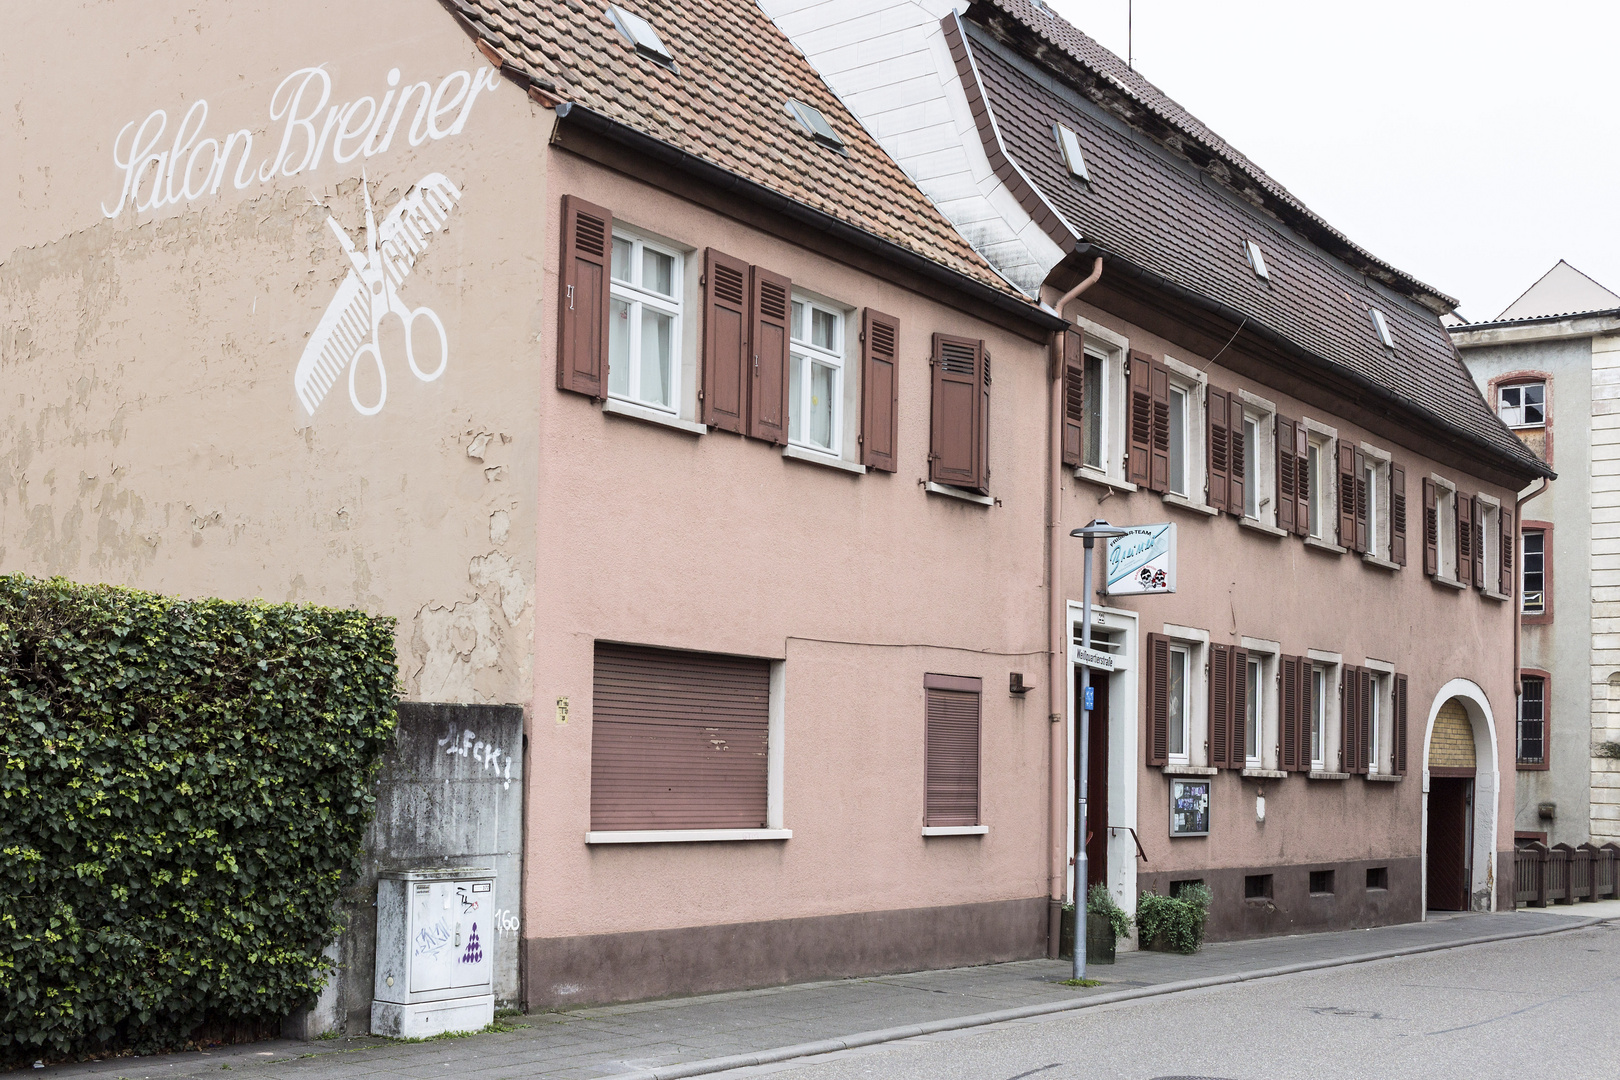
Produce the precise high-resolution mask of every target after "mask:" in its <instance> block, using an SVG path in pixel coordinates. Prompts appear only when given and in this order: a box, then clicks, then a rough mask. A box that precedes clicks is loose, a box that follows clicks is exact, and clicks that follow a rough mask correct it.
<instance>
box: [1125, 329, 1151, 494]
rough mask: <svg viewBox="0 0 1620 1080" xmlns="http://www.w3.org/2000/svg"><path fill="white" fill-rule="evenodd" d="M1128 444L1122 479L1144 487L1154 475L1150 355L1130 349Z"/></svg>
mask: <svg viewBox="0 0 1620 1080" xmlns="http://www.w3.org/2000/svg"><path fill="white" fill-rule="evenodd" d="M1127 367H1128V368H1129V369H1130V370H1129V375H1128V377H1127V380H1126V381H1127V382H1128V383H1129V384H1130V387H1129V393H1130V398H1131V401H1130V414H1131V415H1130V421H1131V423H1130V427H1131V437H1130V446H1129V447H1127V448H1126V451H1125V479H1127V480H1129V481H1130V482H1131V483H1133V484H1136V485H1137V486H1139V487H1147V486H1148V484H1149V481H1150V480H1151V479H1152V476H1153V357H1151V356H1149V355H1148V354H1147V353H1144V352H1137V351H1136V350H1134V349H1132V350H1131V356H1130V362H1129V364H1128V365H1127Z"/></svg>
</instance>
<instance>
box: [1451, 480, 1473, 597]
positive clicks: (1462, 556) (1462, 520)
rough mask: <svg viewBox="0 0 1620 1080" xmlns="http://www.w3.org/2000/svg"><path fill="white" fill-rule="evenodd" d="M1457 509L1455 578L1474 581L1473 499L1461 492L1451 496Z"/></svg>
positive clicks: (1467, 583) (1466, 582)
mask: <svg viewBox="0 0 1620 1080" xmlns="http://www.w3.org/2000/svg"><path fill="white" fill-rule="evenodd" d="M1451 505H1452V506H1453V507H1454V508H1455V509H1456V511H1457V580H1458V581H1460V582H1462V583H1463V584H1464V585H1472V584H1473V583H1474V500H1473V499H1470V498H1469V497H1468V496H1467V495H1464V494H1463V493H1462V492H1460V491H1459V492H1457V493H1456V494H1454V495H1452V497H1451Z"/></svg>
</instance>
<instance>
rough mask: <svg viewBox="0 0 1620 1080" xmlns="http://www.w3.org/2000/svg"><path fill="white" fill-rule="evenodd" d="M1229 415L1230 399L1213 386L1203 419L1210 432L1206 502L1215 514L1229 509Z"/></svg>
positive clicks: (1207, 392) (1206, 393) (1207, 390)
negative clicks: (1214, 510) (1216, 511)
mask: <svg viewBox="0 0 1620 1080" xmlns="http://www.w3.org/2000/svg"><path fill="white" fill-rule="evenodd" d="M1231 415H1232V398H1231V395H1229V394H1227V392H1226V391H1224V390H1217V389H1215V388H1214V387H1213V386H1209V387H1206V388H1205V390H1204V416H1205V421H1206V422H1205V426H1206V427H1207V428H1208V429H1209V468H1208V470H1207V472H1208V474H1209V496H1208V498H1207V500H1206V501H1207V502H1208V503H1209V505H1210V506H1213V507H1214V508H1215V509H1217V510H1226V509H1229V508H1230V507H1231V505H1232V503H1231V499H1232V428H1231ZM1240 505H1241V504H1240Z"/></svg>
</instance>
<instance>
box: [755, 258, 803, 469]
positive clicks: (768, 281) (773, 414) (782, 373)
mask: <svg viewBox="0 0 1620 1080" xmlns="http://www.w3.org/2000/svg"><path fill="white" fill-rule="evenodd" d="M749 270H750V273H749V287H748V327H749V345H750V346H751V352H752V357H751V359H752V361H753V363H752V365H751V366H750V369H749V371H748V432H747V433H748V435H749V436H750V437H752V438H755V439H762V440H764V441H765V442H768V443H775V444H776V445H778V446H780V445H782V444H783V443H786V442H787V401H788V394H787V392H788V385H787V376H788V312H789V310H790V298H791V297H792V295H793V283H792V282H791V281H789V280H788V279H787V278H785V277H783V276H782V275H781V274H773V273H771V272H770V271H769V270H766V269H764V268H762V267H758V266H754V267H750V268H749Z"/></svg>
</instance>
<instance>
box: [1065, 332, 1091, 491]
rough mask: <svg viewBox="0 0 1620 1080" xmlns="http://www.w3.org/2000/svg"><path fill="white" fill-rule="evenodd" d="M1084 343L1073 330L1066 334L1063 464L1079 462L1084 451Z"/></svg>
mask: <svg viewBox="0 0 1620 1080" xmlns="http://www.w3.org/2000/svg"><path fill="white" fill-rule="evenodd" d="M1085 405H1086V356H1085V343H1084V341H1083V339H1082V338H1081V337H1080V335H1079V334H1078V333H1076V332H1075V331H1073V330H1069V331H1066V332H1065V333H1064V335H1063V464H1065V465H1076V466H1077V465H1079V464H1080V463H1081V462H1082V461H1083V460H1084V453H1085V420H1086V409H1085Z"/></svg>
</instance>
